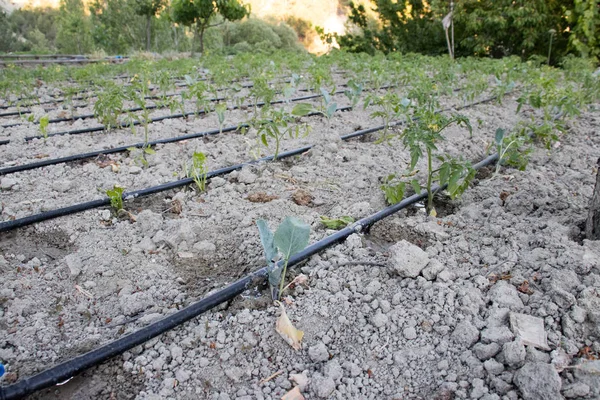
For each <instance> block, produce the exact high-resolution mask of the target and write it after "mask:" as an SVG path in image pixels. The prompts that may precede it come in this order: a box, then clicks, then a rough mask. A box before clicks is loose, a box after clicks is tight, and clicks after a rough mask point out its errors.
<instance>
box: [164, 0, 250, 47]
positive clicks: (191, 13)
mask: <svg viewBox="0 0 600 400" xmlns="http://www.w3.org/2000/svg"><path fill="white" fill-rule="evenodd" d="M249 13H250V10H249V9H248V8H247V7H246V6H245V5H242V4H241V3H239V2H238V1H237V0H217V1H213V0H173V3H172V5H171V18H172V19H173V21H174V22H176V23H180V24H182V25H185V26H188V27H190V26H192V25H195V34H196V40H198V41H199V44H200V52H201V53H202V52H204V31H205V30H206V29H207V28H208V27H209V24H210V21H211V19H213V18H215V17H216V16H217V15H219V14H220V15H221V17H222V18H223V19H225V20H228V21H236V20H240V19H242V18H244V17H245V16H247V15H248V14H249ZM192 54H193V47H192Z"/></svg>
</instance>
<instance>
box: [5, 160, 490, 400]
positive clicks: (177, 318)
mask: <svg viewBox="0 0 600 400" xmlns="http://www.w3.org/2000/svg"><path fill="white" fill-rule="evenodd" d="M497 161H498V153H495V154H492V155H491V156H488V157H486V158H485V159H483V160H482V161H480V162H479V163H477V164H475V165H474V166H473V168H474V169H476V170H478V169H480V168H483V167H486V166H488V165H491V164H494V163H495V162H497ZM446 186H447V185H443V186H439V185H435V186H434V187H433V188H432V191H433V192H434V193H436V192H438V191H440V190H443V189H445V188H446ZM426 197H427V191H421V193H416V194H414V195H412V196H410V197H407V198H405V199H404V200H402V201H401V202H400V203H397V204H395V205H392V206H389V207H386V208H384V209H382V210H380V211H378V212H376V213H374V214H371V215H369V216H367V217H365V218H362V219H360V220H359V221H357V222H355V223H354V224H352V225H350V226H347V227H345V228H343V229H341V230H340V231H338V232H336V233H334V234H331V235H329V236H327V237H325V238H323V239H321V240H319V241H317V242H316V243H313V244H311V245H310V246H308V247H306V248H305V249H304V250H302V251H300V252H299V253H296V254H295V255H293V256H292V257H290V260H289V262H288V264H287V265H288V267H293V266H295V265H297V264H299V263H300V262H302V261H304V260H306V259H308V258H309V257H311V256H313V255H315V254H317V253H319V252H321V251H323V250H325V249H327V248H329V247H331V246H333V245H335V244H337V243H341V242H343V241H344V240H346V239H347V238H348V237H349V236H350V235H352V234H355V233H361V232H366V231H368V230H369V229H370V227H371V226H372V225H373V224H375V223H376V222H378V221H380V220H382V219H384V218H386V217H388V216H390V215H392V214H394V213H396V212H398V211H400V210H402V209H404V208H407V207H409V206H411V205H413V204H415V203H417V202H419V201H421V200H423V199H425V198H426ZM280 263H281V262H280ZM267 275H268V272H267V267H263V268H261V269H259V270H257V271H254V272H252V273H250V274H249V275H246V276H245V277H243V278H241V279H239V280H237V281H236V282H234V283H232V284H230V285H229V286H227V287H225V288H223V289H221V290H219V291H217V292H216V293H213V294H211V295H209V296H206V297H205V298H203V299H201V300H199V301H197V302H195V303H193V304H191V305H189V306H187V307H185V308H183V309H182V310H180V311H177V312H176V313H174V314H172V315H169V316H167V317H165V318H163V319H161V320H159V321H157V322H154V323H152V324H150V325H148V326H146V327H144V328H141V329H139V330H137V331H135V332H132V333H130V334H128V335H126V336H124V337H122V338H120V339H117V340H115V341H113V342H110V343H108V344H105V345H103V346H100V347H98V348H97V349H95V350H92V351H90V352H88V353H85V354H83V355H80V356H78V357H75V358H73V359H71V360H68V361H65V362H64V363H62V364H59V365H57V366H54V367H52V368H49V369H47V370H45V371H43V372H41V373H39V374H37V375H34V376H32V377H29V378H25V379H23V380H21V381H19V382H17V383H14V384H12V385H9V386H5V387H0V400H14V399H18V398H21V397H23V396H26V395H28V394H31V393H33V392H35V391H37V390H40V389H44V388H47V387H50V386H54V385H56V384H57V383H60V382H64V381H66V380H68V379H70V378H72V377H73V376H75V375H77V374H79V373H81V372H83V371H85V370H86V369H88V368H91V367H93V366H96V365H99V364H101V363H103V362H105V361H107V360H109V359H111V358H113V357H115V356H117V355H119V354H122V353H124V352H125V351H127V350H130V349H132V348H134V347H136V346H139V345H141V344H143V343H145V342H146V341H148V340H150V339H152V338H154V337H157V336H159V335H161V334H163V333H165V332H167V331H169V330H171V329H173V328H175V327H177V326H179V325H182V324H183V323H185V322H187V321H189V320H191V319H193V318H196V317H197V316H199V315H201V314H203V313H205V312H207V311H209V310H211V309H212V308H214V307H216V306H217V305H219V304H221V303H224V302H226V301H230V300H232V299H233V298H235V297H236V296H238V295H240V294H242V293H243V292H244V291H245V290H246V289H248V288H249V287H250V286H254V285H258V284H261V283H263V282H264V281H265V280H266V278H267Z"/></svg>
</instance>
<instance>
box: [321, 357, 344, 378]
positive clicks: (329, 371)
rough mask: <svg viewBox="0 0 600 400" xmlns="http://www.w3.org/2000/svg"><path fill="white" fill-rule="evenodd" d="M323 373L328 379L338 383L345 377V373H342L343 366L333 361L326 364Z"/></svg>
mask: <svg viewBox="0 0 600 400" xmlns="http://www.w3.org/2000/svg"><path fill="white" fill-rule="evenodd" d="M323 373H324V374H325V376H326V377H328V378H331V379H333V380H334V381H336V382H337V381H338V380H340V379H342V376H344V371H342V366H341V365H340V363H339V361H338V360H331V361H329V362H328V363H327V364H325V367H324V368H323Z"/></svg>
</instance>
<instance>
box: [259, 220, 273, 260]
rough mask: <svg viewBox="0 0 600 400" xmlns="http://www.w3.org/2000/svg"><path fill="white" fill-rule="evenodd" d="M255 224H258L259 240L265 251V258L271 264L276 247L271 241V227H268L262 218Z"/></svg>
mask: <svg viewBox="0 0 600 400" xmlns="http://www.w3.org/2000/svg"><path fill="white" fill-rule="evenodd" d="M256 226H258V233H259V235H260V242H261V243H262V246H263V249H264V251H265V259H266V260H267V263H268V264H272V263H273V262H274V261H275V259H276V258H277V248H276V247H275V244H274V243H273V232H272V231H271V229H269V225H267V221H265V220H264V219H259V220H257V221H256Z"/></svg>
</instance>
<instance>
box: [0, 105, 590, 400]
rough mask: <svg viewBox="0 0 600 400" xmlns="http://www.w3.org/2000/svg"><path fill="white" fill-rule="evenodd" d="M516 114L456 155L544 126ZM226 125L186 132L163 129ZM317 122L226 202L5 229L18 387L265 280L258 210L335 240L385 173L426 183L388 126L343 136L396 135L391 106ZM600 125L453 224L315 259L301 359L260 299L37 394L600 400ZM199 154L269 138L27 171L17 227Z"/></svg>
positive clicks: (376, 193) (1, 339)
mask: <svg viewBox="0 0 600 400" xmlns="http://www.w3.org/2000/svg"><path fill="white" fill-rule="evenodd" d="M339 101H340V103H342V102H343V98H341V99H340V100H339ZM445 102H446V104H447V105H453V104H454V105H457V104H460V102H459V101H457V99H447V100H445ZM516 107H517V104H516V102H515V98H514V97H508V98H507V99H506V100H505V101H504V103H503V104H502V105H499V104H484V105H479V106H476V107H473V108H470V109H466V110H463V111H461V113H463V114H465V115H467V116H469V117H470V119H471V121H472V122H473V125H474V132H473V137H472V138H470V137H469V135H468V133H467V132H465V130H464V129H462V128H455V127H453V128H451V129H449V130H448V131H447V141H446V142H444V143H443V144H442V146H441V147H442V148H443V150H444V151H447V152H449V153H450V154H453V155H461V154H462V155H463V156H464V157H466V158H468V159H470V160H473V161H478V160H479V159H481V158H482V157H484V156H485V154H486V147H487V145H488V144H489V143H490V142H491V141H492V140H493V135H494V132H495V130H496V128H498V127H504V128H510V127H512V126H514V124H515V123H516V122H517V121H518V120H519V118H526V117H527V116H526V115H522V114H519V115H516V114H515V110H516ZM238 113H239V114H242V113H243V112H242V111H240V112H238ZM230 118H231V120H232V121H234V120H236V121H237V119H243V116H242V115H238V114H233V113H232V114H231V117H230ZM478 120H480V121H481V123H479V124H478V123H477V121H478ZM215 121H216V119H215V117H214V116H209V117H207V118H205V119H198V120H191V121H188V122H183V121H175V120H172V121H165V122H164V123H161V124H157V125H155V126H153V127H152V133H153V135H155V136H157V137H158V136H161V137H163V136H164V137H167V136H174V135H178V134H183V133H184V132H186V130H187V131H188V132H189V131H196V130H202V129H204V128H206V129H211V128H214V127H215V126H216V125H215ZM307 121H309V122H310V124H311V126H312V127H313V132H312V133H311V134H310V135H309V136H307V137H304V138H298V139H288V140H286V141H285V142H284V144H283V148H284V150H287V149H292V148H296V147H299V146H301V145H306V144H314V145H315V147H314V148H313V149H312V150H310V151H309V152H307V153H305V154H303V155H301V156H297V157H294V158H293V159H289V160H285V161H281V162H274V163H263V164H258V165H254V166H250V167H245V168H244V169H242V170H240V171H235V172H232V173H230V174H228V175H225V176H223V177H218V178H214V179H212V180H211V181H210V182H209V184H208V190H207V191H206V192H205V193H198V192H196V191H194V190H193V189H191V188H188V189H181V190H178V191H170V192H167V193H161V194H157V195H154V196H151V197H148V198H143V199H137V200H134V201H130V202H126V208H127V210H128V211H130V212H131V213H132V214H133V215H135V221H134V220H133V219H128V218H116V217H115V216H114V215H112V214H111V211H110V210H109V209H100V210H91V211H86V212H84V213H80V214H75V215H71V216H67V217H62V218H59V219H55V220H51V221H47V222H44V223H40V224H36V225H34V226H31V227H28V228H24V229H19V230H16V231H13V232H9V233H5V234H2V235H1V236H0V273H1V274H2V280H1V281H0V361H2V362H3V363H4V364H5V365H6V367H7V373H6V374H5V375H4V376H3V377H2V378H0V383H1V384H2V385H7V384H10V383H12V382H14V381H16V380H19V379H23V378H25V377H27V376H29V375H32V374H34V373H36V372H40V371H42V370H44V369H45V368H47V367H49V366H51V365H54V364H57V363H59V362H61V361H65V360H67V359H69V358H71V357H74V356H76V355H79V354H81V353H83V352H85V351H88V350H91V349H93V348H95V347H97V346H99V345H102V344H105V343H108V342H109V341H111V340H114V339H116V338H119V337H122V336H123V335H125V334H127V333H131V332H134V331H135V330H137V329H139V328H140V327H143V326H147V325H148V324H150V323H152V322H154V321H156V320H158V319H160V318H162V317H163V316H165V315H169V314H171V313H173V312H175V311H177V310H178V309H181V308H182V307H184V306H186V305H188V304H190V303H192V302H194V301H195V300H197V299H199V298H201V297H203V296H204V295H206V294H207V293H209V292H211V291H213V290H216V289H218V288H221V287H223V286H224V285H225V284H227V283H230V282H232V281H234V280H235V279H237V278H239V277H241V276H243V275H245V274H247V273H248V272H250V271H253V270H255V269H258V268H259V267H261V266H262V265H263V264H264V260H263V256H262V249H261V247H260V241H259V237H258V230H257V228H256V225H255V224H254V222H255V220H256V219H258V218H264V219H266V220H268V221H269V223H270V225H271V227H273V228H274V227H275V226H276V225H277V224H278V223H279V222H280V221H281V220H283V219H284V218H285V217H286V216H291V215H293V216H297V217H299V218H301V219H302V220H304V221H305V222H307V223H309V224H310V225H311V242H314V241H317V240H319V239H322V238H324V237H326V236H327V235H329V234H332V233H333V231H330V230H327V229H325V228H324V227H323V226H322V225H321V223H320V222H319V217H320V216H322V215H326V216H329V217H340V216H345V215H348V216H352V217H353V218H355V219H358V218H361V217H365V216H367V215H369V214H371V213H373V212H374V211H376V210H379V209H381V208H383V207H385V203H384V199H383V194H382V192H381V190H380V188H379V187H380V185H381V179H382V177H384V176H387V175H388V174H390V173H394V172H400V171H402V170H404V167H405V165H406V163H407V162H408V160H409V155H408V153H407V151H406V150H405V149H404V148H403V147H402V145H401V144H400V143H399V142H398V141H397V140H392V141H390V142H389V143H383V144H381V143H377V142H376V141H375V139H376V138H377V137H378V136H377V135H370V136H368V137H365V138H363V139H355V140H351V141H347V142H342V141H341V140H340V139H339V136H340V135H343V134H345V133H351V132H352V131H354V130H356V129H361V128H367V127H369V126H374V125H377V124H379V121H372V120H370V119H369V111H360V110H356V111H353V112H347V113H338V114H336V115H335V116H334V117H333V118H332V119H331V120H327V119H325V118H323V117H314V118H313V117H311V118H310V119H307ZM599 128H600V113H599V112H598V111H590V112H584V113H583V114H582V115H581V116H580V117H579V118H577V119H576V120H574V121H572V122H570V123H569V131H568V134H567V135H565V136H564V137H562V138H561V140H560V143H559V144H558V145H556V146H555V147H554V148H553V149H552V150H551V151H548V150H546V149H545V148H543V147H542V146H541V145H538V146H537V147H536V148H535V150H534V151H533V153H532V156H531V162H530V164H529V166H528V168H527V170H526V171H517V170H514V169H509V168H501V169H500V171H499V173H498V174H495V173H494V168H490V169H486V170H483V171H480V173H479V174H478V176H477V178H476V180H475V182H474V183H473V184H472V185H471V187H470V188H469V189H468V190H467V191H466V192H465V194H464V195H463V197H462V199H461V200H457V201H450V200H448V199H446V198H443V197H440V198H439V199H438V200H437V203H436V208H437V209H438V216H437V218H432V217H426V216H425V213H424V212H423V208H422V207H411V208H409V209H407V210H404V211H401V212H399V213H398V214H396V215H394V216H392V217H389V218H387V219H385V220H383V221H381V222H379V223H377V224H375V225H374V226H373V227H372V229H371V230H370V231H369V232H368V233H364V234H361V235H352V236H351V237H349V238H348V239H347V240H346V241H345V242H344V243H342V244H339V245H336V246H334V247H332V248H330V249H328V250H326V251H324V252H322V253H320V254H318V255H315V256H313V257H311V258H310V259H309V260H308V261H307V262H305V263H304V264H302V265H300V266H297V267H296V268H294V269H293V271H291V272H290V276H289V278H290V279H291V278H293V276H294V275H298V274H304V275H306V276H307V277H308V281H307V283H306V285H298V286H295V287H294V288H293V289H292V290H291V291H290V292H289V293H288V296H287V297H286V299H285V302H284V303H285V304H286V310H287V313H288V316H289V317H290V319H291V320H292V322H293V323H294V325H295V326H296V327H297V328H298V329H301V330H302V331H304V339H303V343H302V349H301V350H298V351H296V350H294V349H292V347H290V346H289V345H288V344H287V343H286V342H285V341H284V340H283V339H282V338H281V337H280V336H279V334H278V333H277V332H276V331H275V321H276V319H277V317H278V315H279V310H280V309H279V307H277V306H275V305H273V304H272V302H271V301H270V299H269V296H268V290H266V288H265V287H263V286H258V287H253V288H251V289H250V290H248V291H247V292H246V293H245V294H244V295H243V296H240V297H239V298H237V299H235V300H234V301H232V302H231V303H228V304H223V305H221V306H219V307H218V309H216V310H213V311H211V312H209V313H206V314H204V315H202V316H200V317H198V318H196V319H194V320H193V321H191V322H188V323H186V324H184V325H182V326H180V327H179V328H176V329H174V330H172V331H170V332H168V333H166V334H164V335H161V336H159V337H157V338H155V339H152V340H150V341H149V342H147V343H145V344H144V345H142V346H139V347H137V348H134V349H132V350H131V351H128V352H126V353H125V354H123V355H122V356H119V357H116V358H115V359H113V360H111V361H109V362H107V363H105V364H103V365H101V366H98V367H96V368H93V369H92V370H89V371H87V372H85V373H83V374H82V375H81V376H78V377H75V378H73V379H72V380H71V381H69V382H68V383H67V384H65V385H63V386H57V387H54V388H52V389H47V390H44V391H42V392H39V393H37V394H35V395H33V396H32V398H48V399H53V398H57V399H58V398H60V399H99V398H114V399H167V398H173V399H198V398H206V399H215V400H226V399H240V400H242V399H244V400H250V399H257V400H258V399H280V398H281V397H282V396H284V395H285V394H286V393H287V392H289V391H290V390H292V389H293V388H294V387H295V386H299V390H300V391H301V393H302V394H303V395H304V397H305V398H307V399H321V398H322V399H328V398H329V399H390V400H392V399H407V398H410V399H440V400H441V399H452V398H459V399H485V400H494V399H503V400H513V399H526V400H529V399H532V400H533V399H540V400H541V399H562V398H567V399H598V398H600V379H598V375H597V373H598V372H597V371H595V370H594V369H593V368H590V367H589V366H593V365H594V364H593V360H594V359H595V358H597V357H598V354H599V353H600V243H598V242H592V241H587V240H583V238H582V232H581V228H582V223H583V221H584V220H585V217H586V215H587V206H588V202H589V199H590V197H591V194H592V191H593V184H594V182H595V174H596V171H595V169H594V168H595V165H596V160H597V158H598V154H599V148H600V138H599V137H598V135H597V132H598V129H599ZM11 129H15V131H14V132H13V131H11V132H10V135H11V136H14V137H15V138H21V137H22V136H26V135H25V134H22V135H21V134H20V133H18V132H17V131H16V128H11ZM80 139H81V141H79V140H80ZM131 139H132V138H131V134H130V133H129V134H127V133H126V132H125V131H117V132H114V133H111V134H109V135H95V136H89V137H83V136H81V137H77V138H75V137H60V138H53V139H49V140H48V142H47V143H46V144H44V143H43V141H35V142H32V143H30V144H28V145H25V144H24V143H22V142H21V141H17V142H15V143H13V144H11V145H9V146H12V147H4V148H2V146H0V152H1V154H2V157H3V160H5V159H6V160H7V161H14V160H18V158H19V154H23V155H24V156H25V157H31V155H35V154H37V153H41V152H45V153H48V154H49V156H51V157H56V156H64V155H66V154H73V153H75V152H78V151H85V150H86V149H88V150H89V149H97V148H102V147H103V146H116V145H121V144H127V143H129V142H131ZM195 150H200V151H203V152H205V153H206V154H207V155H208V156H209V163H208V164H209V167H210V169H214V168H216V167H222V166H226V165H230V164H232V163H238V162H242V161H245V160H248V159H251V155H252V154H255V153H253V151H254V152H255V151H256V141H255V138H253V137H252V136H251V133H250V134H249V135H247V136H241V135H239V134H236V133H231V134H222V135H217V136H214V137H211V138H205V139H197V140H190V141H187V142H184V143H178V144H170V145H164V146H161V147H159V148H158V149H157V153H156V154H155V155H153V156H151V157H149V166H148V168H143V167H142V166H140V165H139V164H137V163H136V160H135V159H134V157H131V156H129V155H127V154H124V155H116V156H114V157H112V156H111V157H110V161H111V163H108V162H106V161H107V160H92V161H91V162H84V163H71V164H66V165H59V166H52V167H45V168H42V169H38V170H33V171H26V172H22V173H18V174H14V175H8V176H6V177H3V178H2V181H1V183H2V192H1V196H2V214H1V215H2V220H5V221H6V220H9V219H12V218H19V217H23V216H26V215H31V214H33V213H36V212H39V211H43V210H46V209H52V208H56V207H62V206H66V205H69V204H72V203H75V202H81V201H84V200H91V199H94V198H98V197H100V196H102V192H100V191H98V189H99V188H100V189H107V188H110V187H112V186H113V185H114V184H115V183H118V184H121V185H122V186H124V187H127V189H128V190H133V189H138V188H143V187H146V186H150V185H155V184H159V183H163V182H166V181H171V180H173V179H176V178H177V177H179V176H180V175H179V174H180V171H181V163H182V160H185V159H189V157H190V156H191V154H192V153H193V151H195ZM260 151H261V152H263V153H264V154H266V153H270V152H271V151H270V150H265V149H260ZM4 157H6V158H4ZM33 158H35V157H33ZM100 161H102V163H101V162H100ZM112 165H117V166H118V168H113V167H112ZM421 167H422V166H421ZM421 170H423V168H421ZM421 176H422V175H421ZM257 199H258V200H257ZM261 201H266V202H264V203H263V202H261ZM532 332H533V333H534V334H535V333H539V335H538V336H537V337H535V335H534V337H531V335H532ZM594 372H596V373H594Z"/></svg>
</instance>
